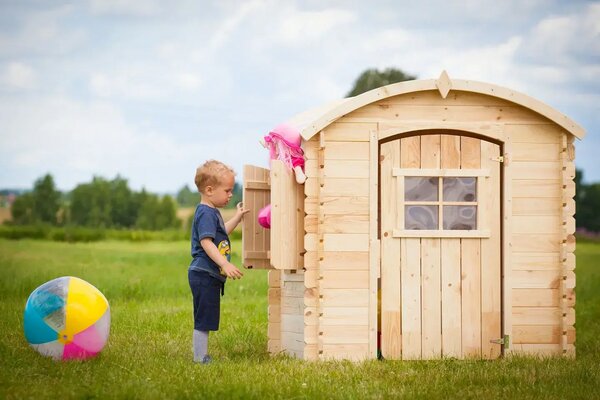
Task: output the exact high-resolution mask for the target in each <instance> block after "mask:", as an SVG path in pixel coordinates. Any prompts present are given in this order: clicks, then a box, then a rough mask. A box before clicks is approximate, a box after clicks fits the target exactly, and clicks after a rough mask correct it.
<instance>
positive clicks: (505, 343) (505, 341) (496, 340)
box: [490, 335, 510, 347]
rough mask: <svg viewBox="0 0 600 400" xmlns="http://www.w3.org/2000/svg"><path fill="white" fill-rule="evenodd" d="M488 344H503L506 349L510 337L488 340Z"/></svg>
mask: <svg viewBox="0 0 600 400" xmlns="http://www.w3.org/2000/svg"><path fill="white" fill-rule="evenodd" d="M490 343H494V344H503V345H504V346H506V347H508V346H509V344H510V336H508V335H504V337H502V338H501V339H492V340H490Z"/></svg>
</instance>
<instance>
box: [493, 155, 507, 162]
mask: <svg viewBox="0 0 600 400" xmlns="http://www.w3.org/2000/svg"><path fill="white" fill-rule="evenodd" d="M491 160H492V161H498V162H501V163H503V162H504V156H497V157H492V158H491Z"/></svg>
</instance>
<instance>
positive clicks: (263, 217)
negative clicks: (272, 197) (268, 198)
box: [258, 204, 271, 229]
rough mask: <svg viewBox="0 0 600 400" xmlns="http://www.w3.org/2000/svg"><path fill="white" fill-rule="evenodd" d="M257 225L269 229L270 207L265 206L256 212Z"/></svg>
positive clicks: (268, 205)
mask: <svg viewBox="0 0 600 400" xmlns="http://www.w3.org/2000/svg"><path fill="white" fill-rule="evenodd" d="M258 223H259V224H260V226H262V227H263V228H267V229H270V228H271V205H270V204H267V205H266V206H265V207H263V208H261V210H260V211H259V212H258Z"/></svg>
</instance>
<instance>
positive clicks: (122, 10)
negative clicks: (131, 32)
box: [90, 0, 167, 17]
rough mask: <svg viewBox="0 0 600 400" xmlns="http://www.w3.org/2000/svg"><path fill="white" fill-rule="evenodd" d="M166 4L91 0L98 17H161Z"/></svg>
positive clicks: (154, 0)
mask: <svg viewBox="0 0 600 400" xmlns="http://www.w3.org/2000/svg"><path fill="white" fill-rule="evenodd" d="M165 4H167V3H166V2H161V1H160V0H91V1H90V9H91V11H92V13H93V14H97V15H128V16H137V17H146V16H155V15H160V14H161V13H162V12H163V10H164V5H165Z"/></svg>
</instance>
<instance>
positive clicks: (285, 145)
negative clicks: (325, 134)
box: [265, 124, 304, 171]
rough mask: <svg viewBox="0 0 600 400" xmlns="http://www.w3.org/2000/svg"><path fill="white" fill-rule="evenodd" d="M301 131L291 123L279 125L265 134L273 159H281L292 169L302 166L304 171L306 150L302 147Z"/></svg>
mask: <svg viewBox="0 0 600 400" xmlns="http://www.w3.org/2000/svg"><path fill="white" fill-rule="evenodd" d="M300 142H301V138H300V132H298V131H297V130H296V129H294V128H292V127H291V126H289V125H285V124H282V125H278V126H277V127H275V129H273V131H271V132H269V134H268V135H267V136H265V143H266V144H267V146H268V147H269V156H270V158H271V160H280V161H283V163H284V164H285V165H286V166H287V167H288V168H289V169H290V170H292V169H294V167H297V166H300V167H301V168H302V170H303V171H304V151H303V150H302V147H300Z"/></svg>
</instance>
